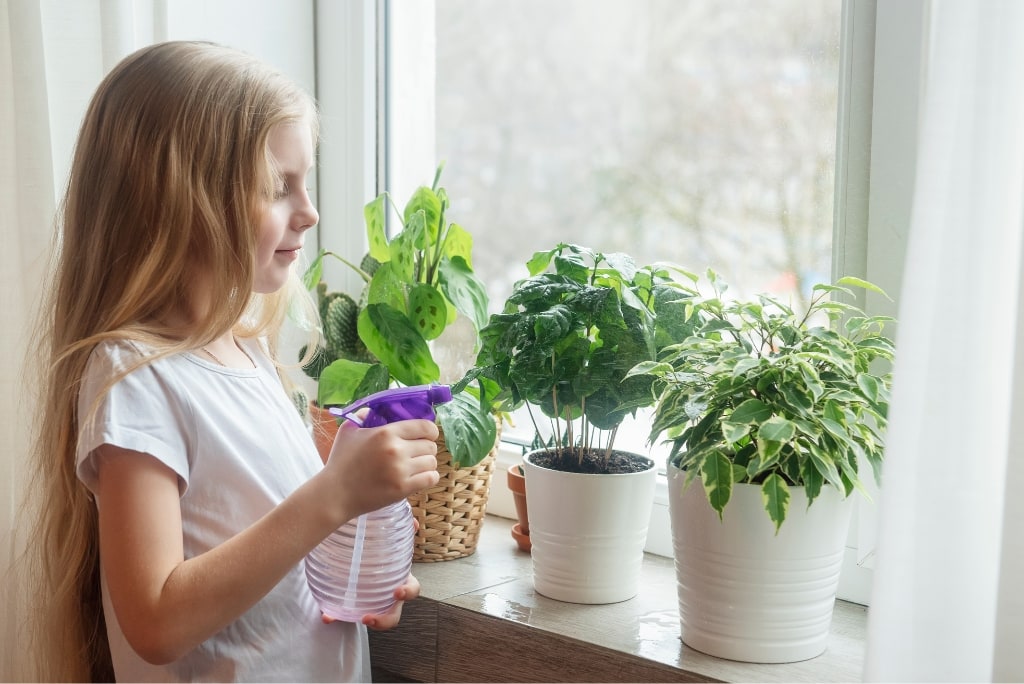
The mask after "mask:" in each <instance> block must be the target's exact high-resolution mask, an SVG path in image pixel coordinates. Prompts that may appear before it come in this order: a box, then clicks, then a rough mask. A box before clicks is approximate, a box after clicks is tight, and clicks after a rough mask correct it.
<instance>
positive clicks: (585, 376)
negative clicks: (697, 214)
mask: <svg viewBox="0 0 1024 684" xmlns="http://www.w3.org/2000/svg"><path fill="white" fill-rule="evenodd" d="M527 268H528V270H529V273H530V276H529V277H528V278H525V279H523V280H521V281H519V282H517V283H516V284H515V286H514V287H513V290H512V293H511V295H509V297H508V299H507V300H506V302H505V306H504V308H503V311H502V313H500V314H496V315H493V316H491V317H490V319H489V322H488V324H487V325H486V326H485V327H484V328H483V329H482V330H481V342H482V347H481V350H480V352H479V354H478V357H477V367H476V368H475V369H474V373H475V374H476V375H477V376H481V377H487V378H490V379H492V380H494V381H495V382H497V383H498V384H499V385H500V386H501V388H502V394H501V397H502V400H503V402H504V406H505V407H506V408H509V409H511V408H515V407H518V406H520V405H522V404H523V403H528V404H531V405H533V406H536V407H538V408H539V409H540V411H541V412H542V413H543V414H544V415H546V416H548V417H549V418H551V419H553V421H554V422H555V423H556V432H557V433H558V434H562V433H563V430H562V428H558V427H557V425H558V424H559V423H561V422H562V421H570V420H573V419H574V418H576V417H582V418H583V425H582V427H581V428H580V434H579V437H580V442H581V443H583V445H584V447H585V448H591V446H592V444H594V443H596V440H597V439H598V434H597V433H598V432H599V431H609V435H608V445H609V448H610V443H611V442H612V441H613V439H614V430H615V428H616V427H618V425H619V424H621V422H622V420H623V419H624V418H625V417H626V416H627V415H629V414H630V413H633V412H635V411H636V409H637V408H638V407H641V406H650V405H651V404H652V403H653V402H654V393H653V391H652V385H653V382H654V380H653V378H652V377H649V376H646V375H644V374H634V375H630V371H631V369H633V368H634V366H636V365H637V364H641V363H644V362H654V361H655V360H656V357H657V346H656V332H655V326H656V320H657V319H656V317H655V314H654V311H653V310H652V306H653V304H654V301H655V299H654V292H655V289H656V288H658V287H660V286H662V285H663V284H665V283H667V282H668V281H669V276H668V272H667V270H666V269H655V268H652V267H644V268H638V267H637V266H636V264H635V263H634V261H633V259H632V258H630V257H629V256H628V255H626V254H621V253H614V254H602V253H600V252H595V251H593V250H591V249H588V248H586V247H581V246H579V245H572V244H559V245H557V246H556V247H555V248H554V249H551V250H547V251H543V252H537V253H535V254H534V255H533V257H532V258H531V259H530V260H529V262H528V263H527ZM670 295H678V297H682V295H681V294H679V293H678V292H668V291H666V293H665V294H663V295H662V301H663V302H664V305H665V306H671V304H670V302H673V301H676V299H673V298H672V297H671V296H670ZM677 319H678V320H676V322H675V323H674V324H673V326H672V328H671V329H678V327H679V326H682V325H684V324H685V321H686V318H685V314H683V313H679V315H678V316H677Z"/></svg>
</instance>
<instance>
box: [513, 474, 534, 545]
mask: <svg viewBox="0 0 1024 684" xmlns="http://www.w3.org/2000/svg"><path fill="white" fill-rule="evenodd" d="M521 468H522V466H520V465H519V464H518V463H517V464H516V465H513V466H509V468H508V471H507V473H508V488H509V490H511V492H512V499H513V501H514V502H515V505H516V517H518V518H519V522H517V523H516V524H515V525H513V526H512V537H513V539H515V540H516V543H517V544H518V545H519V548H520V549H522V550H523V551H529V550H530V519H529V517H528V516H527V513H526V510H527V509H526V477H525V476H524V475H523V473H522V471H521V470H520V469H521Z"/></svg>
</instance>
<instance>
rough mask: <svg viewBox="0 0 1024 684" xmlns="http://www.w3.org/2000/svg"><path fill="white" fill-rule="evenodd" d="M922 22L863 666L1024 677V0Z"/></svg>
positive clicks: (888, 677) (886, 673) (928, 675)
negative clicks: (913, 159) (913, 172)
mask: <svg viewBox="0 0 1024 684" xmlns="http://www.w3.org/2000/svg"><path fill="white" fill-rule="evenodd" d="M929 24H930V26H929V33H928V35H929V38H928V47H927V58H926V60H925V64H926V65H927V66H926V70H927V72H926V76H925V79H924V82H925V91H924V93H923V102H924V106H923V109H922V118H921V122H920V123H921V127H920V131H921V137H920V139H919V146H918V149H919V154H918V164H917V166H918V171H917V183H916V187H915V191H914V192H915V195H914V209H913V215H912V222H911V233H910V242H909V245H908V254H907V264H906V268H905V271H904V280H903V286H902V290H901V298H900V307H899V313H898V319H899V332H898V334H897V350H898V352H897V353H898V355H897V360H896V365H895V370H894V373H895V375H894V385H893V397H892V405H891V413H890V422H889V432H888V438H887V444H888V448H887V454H886V465H885V471H884V483H883V493H882V497H881V500H880V503H879V505H880V523H879V540H878V552H877V562H876V570H875V578H874V589H873V594H872V599H871V608H870V611H869V619H868V643H867V651H866V665H865V678H866V679H867V680H871V681H876V680H880V681H972V682H976V681H989V680H992V679H995V680H998V681H1007V680H1013V681H1021V680H1022V679H1024V629H1022V623H1021V620H1022V606H1021V604H1022V601H1021V589H1020V586H1021V583H1022V581H1024V571H1022V568H1024V552H1022V544H1021V541H1020V537H1021V533H1020V530H1019V527H1018V525H1019V523H1020V522H1021V512H1022V507H1021V505H1020V504H1019V503H1016V500H1017V499H1018V498H1019V493H1020V491H1021V488H1022V487H1024V467H1022V464H1024V461H1022V459H1024V449H1022V446H1021V438H1022V437H1024V429H1022V427H1024V338H1022V337H1021V336H1020V335H1018V330H1019V328H1020V326H1021V320H1020V319H1021V318H1022V317H1021V316H1020V315H1019V310H1020V306H1021V302H1022V301H1024V299H1022V297H1021V295H1022V288H1021V278H1020V270H1021V264H1022V261H1024V257H1022V252H1021V250H1022V240H1021V234H1022V228H1024V201H1022V200H1024V39H1022V37H1024V3H1021V2H1018V0H986V1H985V2H977V0H933V2H932V3H931V6H930V13H929ZM1001 573H1004V575H1003V578H1002V579H1003V581H1002V583H1001V582H1000V576H1001ZM1011 573H1012V574H1011Z"/></svg>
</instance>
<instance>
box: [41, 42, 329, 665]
mask: <svg viewBox="0 0 1024 684" xmlns="http://www.w3.org/2000/svg"><path fill="white" fill-rule="evenodd" d="M285 122H304V123H308V124H309V126H310V128H311V134H312V135H313V136H314V140H315V136H316V134H317V116H316V111H315V106H314V103H313V101H312V99H311V98H310V97H309V96H308V94H306V93H305V92H304V91H302V90H301V89H300V88H299V87H297V86H296V85H295V84H294V83H293V82H291V81H290V80H289V79H287V78H285V77H283V76H281V75H280V74H278V73H277V72H275V71H273V70H271V69H269V68H268V67H267V66H265V65H264V64H262V63H261V62H259V61H257V60H256V59H254V58H252V57H250V56H248V55H246V54H244V53H241V52H238V51H235V50H232V49H229V48H225V47H223V46H218V45H214V44H210V43H202V42H168V43H160V44H157V45H152V46H149V47H146V48H143V49H141V50H139V51H137V52H135V53H133V54H132V55H130V56H128V57H127V58H125V59H124V60H123V61H122V62H121V63H120V64H118V65H117V66H116V67H115V68H114V69H113V70H112V71H111V72H110V73H109V74H108V75H107V76H106V78H105V79H104V80H103V81H102V83H101V84H100V86H99V88H98V89H97V91H96V93H95V95H94V96H93V99H92V101H91V103H90V105H89V108H88V110H87V112H86V115H85V118H84V120H83V123H82V127H81V131H80V134H79V138H78V143H77V146H76V149H75V154H74V160H73V163H72V167H71V174H70V179H69V182H68V187H67V192H66V195H65V198H64V201H63V203H62V207H61V211H60V216H59V217H58V221H57V225H58V230H57V232H56V237H55V240H56V243H55V245H54V247H55V252H56V254H55V260H56V263H55V267H54V269H53V274H54V281H53V287H52V289H51V290H50V292H49V295H48V302H47V304H46V305H45V306H44V309H43V317H42V319H41V325H40V344H41V347H40V348H39V349H38V351H39V352H40V357H41V359H42V361H43V364H44V367H43V369H42V370H41V372H42V378H41V384H40V387H41V396H40V403H39V406H40V412H39V414H38V415H39V422H38V434H37V435H36V439H35V443H34V445H33V454H32V455H33V479H32V484H33V486H32V487H30V496H31V497H32V502H33V504H34V508H35V509H36V510H37V511H38V515H37V522H36V523H35V528H34V533H33V534H32V535H31V536H30V537H29V542H28V543H29V548H28V550H27V551H28V554H29V555H28V556H27V558H28V559H29V560H30V561H31V562H32V565H31V566H30V567H31V568H32V571H31V573H30V574H31V576H32V577H33V579H34V581H35V583H36V584H37V591H38V594H37V595H36V596H35V597H33V600H31V601H30V602H29V603H30V605H32V606H34V608H33V612H34V618H35V621H34V623H33V626H32V627H31V629H30V630H29V633H30V635H31V637H32V639H31V643H30V648H31V652H32V653H33V654H34V656H35V658H34V660H35V662H36V667H37V668H38V669H37V672H36V673H35V674H36V676H37V677H38V679H39V680H40V681H47V680H48V681H58V680H74V681H84V680H90V679H91V680H95V681H108V680H112V678H113V671H112V666H111V662H110V652H109V648H108V644H107V635H106V630H105V625H104V620H103V608H102V603H101V596H100V582H99V551H98V548H99V547H98V532H97V515H96V506H95V504H94V502H93V501H92V499H91V497H90V494H89V493H88V491H87V490H86V489H85V487H84V486H83V485H82V484H81V482H79V480H78V479H77V477H76V474H75V451H76V446H77V441H78V434H79V427H78V426H79V423H80V420H81V419H82V418H83V417H82V416H79V415H78V389H79V384H80V381H81V378H82V374H83V372H84V371H85V368H86V363H87V361H88V358H89V354H90V353H91V351H92V350H93V348H94V347H95V346H96V344H97V343H99V342H101V341H103V340H109V339H131V340H136V341H139V342H141V343H143V344H145V345H147V346H148V347H150V348H152V349H154V350H156V352H157V354H156V357H159V356H166V355H169V354H174V353H177V352H180V351H184V350H188V349H196V348H199V347H201V346H203V345H205V344H207V343H209V342H210V341H212V340H213V339H215V338H216V337H218V336H219V335H222V334H224V333H225V332H226V331H228V330H231V329H234V330H235V332H236V334H238V335H240V336H246V337H253V336H261V337H266V338H267V339H269V340H276V339H277V336H278V334H279V333H280V331H281V327H282V325H283V323H284V320H285V317H286V313H287V311H288V310H289V307H291V306H294V305H295V303H296V302H299V303H300V304H301V305H302V306H307V307H312V303H311V301H310V299H309V297H308V293H305V292H304V290H303V288H302V286H301V284H299V281H298V278H297V276H295V274H293V275H292V278H291V280H290V283H289V285H288V286H286V287H285V288H283V289H282V290H281V291H279V292H277V293H275V294H273V295H260V296H257V295H252V294H251V292H252V285H253V278H254V274H253V268H254V253H255V247H256V242H257V238H258V235H257V232H258V227H259V225H260V218H261V215H262V211H263V208H264V206H265V200H266V198H267V197H270V196H271V194H272V192H273V186H274V183H275V178H274V173H275V171H274V169H273V166H272V161H271V159H270V157H269V153H268V151H267V138H268V135H269V133H270V131H271V130H272V129H273V128H274V127H275V126H277V125H279V124H282V123H285ZM197 284H201V287H202V289H203V292H197V291H196V290H197ZM296 295H297V297H296ZM200 301H201V302H202V303H203V304H205V305H206V306H203V307H198V308H197V307H196V303H197V302H200ZM274 348H275V345H274V344H271V353H272V354H273V351H274ZM308 348H310V349H313V348H314V345H309V346H308ZM154 358H155V357H154Z"/></svg>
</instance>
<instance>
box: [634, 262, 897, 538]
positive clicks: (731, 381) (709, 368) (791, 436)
mask: <svg viewBox="0 0 1024 684" xmlns="http://www.w3.org/2000/svg"><path fill="white" fill-rule="evenodd" d="M707 275H708V279H709V281H710V284H711V287H712V289H713V295H712V296H710V297H706V298H705V297H694V298H693V299H691V300H690V301H688V302H687V304H686V306H687V314H686V316H687V319H688V320H691V321H693V322H694V324H695V331H694V333H693V334H692V335H690V336H689V337H687V338H686V339H683V340H681V341H679V342H678V343H677V344H674V345H670V346H668V347H666V348H665V349H664V351H663V355H662V356H661V358H659V359H658V360H657V361H654V362H645V363H642V364H639V365H638V366H637V367H636V368H634V369H633V370H632V371H631V372H630V374H629V375H630V377H633V378H636V377H644V378H656V380H657V382H656V384H655V389H656V391H657V392H658V398H657V403H656V405H655V411H654V422H653V425H652V430H651V435H650V439H651V441H652V442H653V441H655V440H657V439H658V438H664V439H665V440H667V441H668V442H669V443H670V444H671V451H670V454H669V462H670V463H671V464H673V465H675V466H676V467H678V468H680V469H681V470H682V471H684V472H685V474H686V477H685V478H684V481H685V485H684V486H689V485H690V484H691V483H692V482H693V481H695V480H699V481H700V483H701V484H702V485H703V489H704V492H705V493H706V495H707V498H708V502H709V503H710V505H711V507H712V508H713V509H714V510H715V511H717V512H718V514H719V516H720V517H721V516H722V514H723V511H724V510H725V507H726V505H727V504H728V503H729V499H730V497H731V495H732V491H733V486H734V484H736V483H752V484H755V485H758V486H759V487H760V489H761V497H762V501H763V503H764V508H765V511H766V512H767V514H768V516H769V517H770V519H771V520H772V522H773V523H774V525H775V529H776V532H777V531H778V529H779V528H780V527H781V525H782V524H783V522H784V521H785V519H786V513H787V510H788V506H789V502H790V489H791V488H792V487H801V488H803V490H804V492H805V493H806V495H807V500H808V505H810V504H811V503H813V502H814V500H815V498H816V497H817V496H818V495H819V494H820V493H821V491H822V488H823V487H835V488H837V489H839V490H840V491H841V492H842V493H843V494H844V496H849V495H850V494H851V493H853V491H854V490H861V491H862V492H863V491H864V488H863V480H862V476H861V467H862V465H864V464H868V465H869V466H870V467H871V469H872V471H873V474H874V477H875V478H876V480H878V479H879V478H880V472H881V466H882V456H883V449H884V433H885V428H886V425H887V416H888V408H889V390H890V380H891V376H890V370H889V367H890V364H891V361H892V360H893V357H894V353H895V348H894V345H893V342H892V340H891V339H889V338H888V337H886V336H885V334H884V333H885V328H886V327H887V326H888V325H889V324H890V323H892V322H893V319H892V318H890V317H887V316H867V315H865V314H864V313H863V311H862V310H861V309H860V308H858V307H857V306H855V305H853V304H849V303H847V302H845V301H843V300H842V299H841V298H840V297H837V295H841V296H846V297H847V298H852V295H853V290H852V289H851V288H861V289H864V290H870V291H873V292H876V293H879V294H882V295H885V293H884V292H883V291H882V290H881V289H880V288H878V287H877V286H875V285H873V284H872V283H869V282H867V281H864V280H861V279H858V278H852V277H846V278H841V279H839V280H838V281H836V283H835V284H818V285H815V286H814V287H813V296H812V298H811V301H810V304H809V307H808V308H807V310H806V311H803V312H797V311H795V310H794V309H792V308H791V307H789V306H788V305H786V304H785V303H783V302H781V301H779V300H778V299H776V298H774V297H770V296H768V295H759V296H757V297H755V298H753V299H749V300H748V299H726V298H725V296H724V295H725V292H726V289H727V285H726V284H725V283H724V281H722V280H721V279H720V278H719V277H718V275H717V274H716V273H714V272H713V271H708V274H707Z"/></svg>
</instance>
